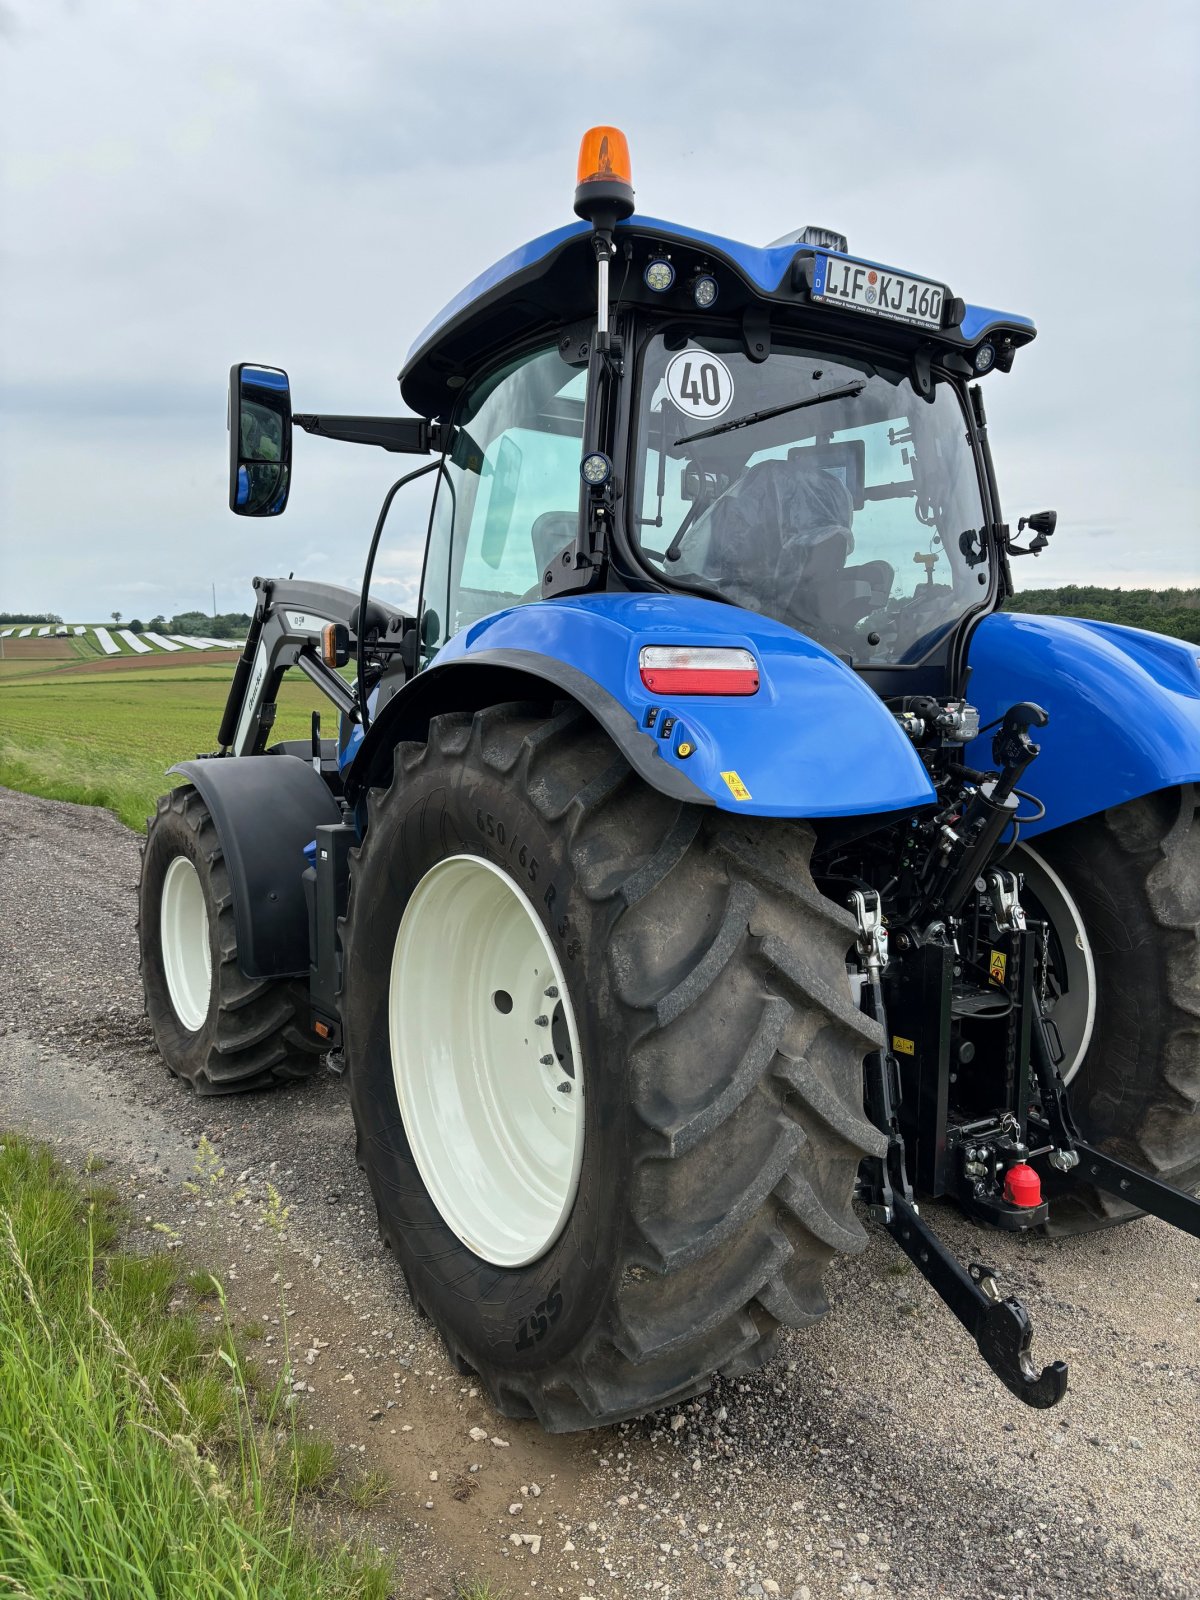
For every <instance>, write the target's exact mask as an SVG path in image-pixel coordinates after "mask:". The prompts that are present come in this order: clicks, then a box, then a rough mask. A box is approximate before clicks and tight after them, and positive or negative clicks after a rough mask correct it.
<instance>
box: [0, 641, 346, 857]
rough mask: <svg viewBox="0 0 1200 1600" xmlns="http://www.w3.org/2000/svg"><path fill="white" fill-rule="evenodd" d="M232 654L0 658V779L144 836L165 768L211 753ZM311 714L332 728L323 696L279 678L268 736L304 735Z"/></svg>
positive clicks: (166, 782)
mask: <svg viewBox="0 0 1200 1600" xmlns="http://www.w3.org/2000/svg"><path fill="white" fill-rule="evenodd" d="M65 642H66V641H62V640H58V641H50V640H46V641H44V643H45V644H47V645H51V644H53V645H56V646H61V645H62V644H64V643H65ZM71 643H72V644H79V643H82V641H81V640H74V639H72V641H71ZM236 659H237V652H236V651H234V650H228V651H224V650H223V651H215V650H214V651H210V652H207V653H206V654H204V655H200V654H196V653H193V652H191V651H188V652H187V653H186V654H185V653H184V652H182V651H181V652H179V654H176V655H166V654H155V655H146V656H124V657H120V658H117V657H110V658H105V657H103V656H100V655H99V654H98V653H96V652H94V651H92V650H81V651H79V652H72V654H71V655H69V656H67V657H66V658H62V657H59V656H57V655H50V654H49V652H47V653H46V654H43V655H42V656H41V657H40V658H34V657H21V658H18V659H15V660H14V659H8V658H7V657H6V658H5V659H3V660H0V784H2V785H4V786H5V787H7V788H10V789H21V790H24V791H25V792H26V793H27V794H37V795H44V796H46V797H47V798H48V799H51V800H76V801H79V802H81V803H83V804H85V805H96V806H103V807H104V808H105V809H106V810H108V811H111V812H112V813H113V815H114V816H116V817H118V818H119V819H120V820H121V821H122V822H124V823H125V824H126V825H127V826H128V827H131V828H136V829H137V830H138V832H144V831H145V826H146V818H147V817H148V816H149V815H150V814H151V813H152V812H153V810H154V802H155V799H156V798H157V796H158V795H160V794H162V793H163V791H164V790H166V789H168V788H169V787H170V784H171V780H170V779H168V778H167V777H166V771H167V768H168V767H170V766H171V765H172V764H173V763H174V762H176V761H183V760H187V759H188V758H189V757H191V756H194V755H196V754H197V753H198V752H199V751H202V750H211V749H213V747H214V745H215V743H216V733H217V727H218V725H219V724H220V721H221V712H222V710H223V708H224V705H225V698H226V695H227V694H228V691H229V680H230V678H231V677H232V675H233V666H234V662H235V661H236ZM316 710H320V711H322V712H323V714H324V715H325V718H326V732H327V733H329V732H332V718H333V715H334V713H333V710H332V707H331V706H330V705H329V702H328V701H327V700H325V699H324V698H323V697H322V696H321V695H320V694H319V693H318V691H317V690H316V689H315V688H314V687H313V686H312V685H311V684H310V683H309V682H308V681H307V679H304V678H301V677H299V675H298V674H294V675H292V676H291V677H288V678H285V679H284V684H283V689H282V692H281V694H280V697H279V714H278V716H277V718H276V722H275V728H274V731H273V733H272V739H273V740H275V739H299V738H307V736H308V733H309V729H310V719H311V713H312V712H313V711H316Z"/></svg>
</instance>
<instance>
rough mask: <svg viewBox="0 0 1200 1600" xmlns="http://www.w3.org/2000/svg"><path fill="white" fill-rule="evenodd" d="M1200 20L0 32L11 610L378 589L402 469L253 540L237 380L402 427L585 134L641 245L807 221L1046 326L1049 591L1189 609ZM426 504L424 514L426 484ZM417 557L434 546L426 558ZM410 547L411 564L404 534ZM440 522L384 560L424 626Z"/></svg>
mask: <svg viewBox="0 0 1200 1600" xmlns="http://www.w3.org/2000/svg"><path fill="white" fill-rule="evenodd" d="M1198 19H1200V7H1197V5H1196V4H1195V3H1194V0H1189V3H1186V4H1182V3H1181V4H1169V3H1164V0H1148V3H1146V4H1143V5H1141V6H1138V7H1124V6H1116V5H1110V4H1097V3H1096V0H1087V3H1078V0H1070V3H1067V0H1056V3H1054V4H1047V3H1046V0H1036V3H1032V4H1030V3H1013V4H1008V3H1003V0H994V3H992V4H990V5H986V6H970V5H964V4H962V3H961V0H952V3H943V0H938V3H932V0H926V3H917V4H906V3H904V0H858V3H856V4H854V5H836V4H829V3H822V4H813V3H807V0H804V3H799V0H791V3H787V4H785V3H782V0H775V3H773V4H769V5H765V4H757V3H754V0H738V3H737V4H735V5H731V4H729V0H679V3H676V0H664V3H660V4H658V5H648V4H646V3H644V0H640V3H638V4H630V3H629V0H606V3H605V4H603V5H592V4H571V5H566V4H563V3H562V0H556V3H553V4H549V3H523V0H508V3H507V4H501V5H498V4H495V3H494V0H493V3H483V0H456V3H455V4H453V5H443V4H439V3H436V0H390V3H389V0H203V3H196V0H73V3H71V0H0V610H15V609H17V608H25V609H32V610H38V611H40V610H44V609H49V610H54V611H58V612H60V613H62V614H63V615H64V616H66V617H67V618H68V619H75V618H79V619H90V618H98V617H102V616H106V615H107V614H108V613H109V612H110V611H112V610H113V609H119V610H121V611H123V612H124V613H125V615H126V616H131V615H134V614H136V615H140V616H142V617H143V618H148V617H149V616H151V615H152V614H153V613H155V612H157V611H162V612H165V613H166V614H168V615H170V614H171V613H173V612H174V611H176V610H181V609H191V608H205V609H207V608H208V607H209V605H210V603H211V586H212V584H213V583H215V584H216V590H217V604H218V608H219V609H220V610H231V609H240V608H242V607H248V606H249V603H250V599H251V591H250V579H251V577H252V576H253V575H254V574H255V573H266V574H276V573H285V574H286V573H287V572H288V571H290V570H292V569H295V571H296V572H297V574H298V575H301V574H302V575H304V576H310V577H313V578H319V579H322V580H324V581H327V582H342V583H353V582H356V581H357V580H358V578H359V576H360V575H361V570H362V559H363V555H364V552H365V547H366V544H367V541H368V539H369V536H370V531H371V526H372V523H373V520H374V516H375V512H376V509H377V507H378V503H379V499H380V497H381V495H382V493H383V490H384V489H385V487H386V486H387V484H388V483H389V482H390V481H391V479H392V477H394V476H395V465H396V458H395V457H388V456H385V455H384V454H383V453H382V452H378V451H370V450H364V449H361V448H356V447H354V446H350V445H338V444H334V443H330V442H329V441H326V440H319V439H311V438H309V437H307V436H304V435H300V436H299V437H298V439H297V445H296V455H295V464H294V474H293V490H292V498H291V504H290V506H289V508H288V511H287V513H286V515H285V516H283V517H281V518H278V519H275V520H271V521H266V520H258V521H249V520H242V519H239V518H236V517H234V516H232V515H231V514H230V512H229V511H228V509H227V504H226V497H227V482H226V472H227V468H226V454H225V452H226V434H225V389H226V381H227V372H228V368H229V365H230V363H231V362H233V361H236V360H241V359H249V360H256V361H267V362H271V363H275V364H278V365H281V366H285V367H287V368H288V370H289V372H290V373H291V377H292V392H293V401H294V403H295V405H296V407H297V409H299V410H329V411H339V410H342V411H357V412H380V413H386V412H388V411H396V410H399V409H400V406H399V393H398V390H397V388H396V384H395V375H396V372H397V370H398V368H399V366H400V363H401V360H402V359H403V356H404V353H405V352H406V350H407V348H408V345H409V343H410V342H411V339H412V337H413V336H414V335H415V333H416V332H417V331H418V330H419V329H420V328H421V327H423V326H424V324H425V323H426V322H427V321H428V320H429V318H430V317H431V316H432V315H433V313H434V312H435V311H436V310H437V309H438V308H439V306H441V305H442V304H443V303H444V302H445V301H446V300H448V299H449V298H450V297H451V296H452V295H453V294H454V293H455V292H456V291H457V290H458V289H459V288H460V287H461V286H462V285H463V284H464V283H466V282H467V281H468V280H469V279H470V278H472V277H474V275H475V274H476V273H477V272H479V271H480V270H482V269H483V268H484V267H486V266H488V265H489V264H490V263H491V261H493V260H494V259H495V258H496V257H498V256H499V255H502V254H503V253H505V252H506V251H507V250H508V249H510V248H511V247H512V246H514V245H516V244H518V243H520V242H521V241H522V240H524V239H526V238H528V237H530V236H532V235H534V234H537V233H540V232H543V231H545V230H546V229H548V228H551V227H555V226H557V225H558V224H560V223H562V222H564V221H570V220H571V217H572V211H571V200H572V194H573V189H574V177H575V157H576V152H577V149H578V141H579V137H580V134H581V133H582V131H583V130H584V128H586V127H587V126H588V125H589V124H591V123H596V122H615V123H616V124H617V125H618V126H620V127H622V128H624V130H625V131H626V133H627V134H628V136H629V141H630V145H631V148H632V154H633V167H634V182H635V185H636V188H637V194H638V204H639V208H640V209H641V210H643V211H645V212H646V213H648V214H650V215H652V216H662V217H670V218H674V219H676V220H678V221H680V222H684V223H688V224H691V225H694V226H699V227H702V228H705V229H710V230H712V231H714V232H717V233H723V234H727V235H730V236H732V237H735V238H742V239H747V240H751V241H754V242H758V243H765V242H767V241H768V240H770V239H773V238H776V237H777V236H778V235H780V234H781V233H783V232H784V231H785V230H787V229H789V228H792V227H796V226H799V225H800V224H802V223H805V222H810V221H812V222H819V223H822V224H824V225H826V226H831V227H835V228H839V229H841V230H842V231H843V232H845V233H846V234H847V235H848V237H849V240H850V247H851V250H852V251H854V252H857V253H861V254H863V255H866V256H869V257H872V258H875V259H877V260H883V261H888V262H891V263H893V264H895V265H898V266H901V267H905V266H907V267H909V268H911V269H913V270H916V271H918V272H922V273H925V274H926V275H929V276H932V277H939V278H943V279H945V280H946V281H947V282H948V283H949V284H950V285H951V287H952V289H953V292H955V293H956V294H960V295H962V296H964V297H965V298H966V299H968V300H973V301H976V302H978V303H980V304H983V305H988V306H996V307H1002V308H1004V309H1006V310H1012V311H1018V312H1023V313H1026V314H1028V315H1030V316H1032V317H1033V318H1034V319H1035V321H1036V322H1037V324H1038V328H1039V335H1038V339H1037V341H1036V343H1035V344H1034V345H1033V346H1032V347H1030V348H1029V349H1028V350H1026V351H1023V352H1022V353H1021V354H1020V355H1019V356H1018V359H1017V363H1016V366H1015V368H1014V370H1013V372H1012V374H1011V375H1010V376H1008V377H1005V376H1003V375H1001V374H995V375H994V376H993V377H991V378H989V379H988V380H987V383H986V395H987V401H988V409H989V414H990V419H991V424H992V427H991V434H992V447H993V452H994V455H995V459H996V466H997V471H998V474H999V477H1000V486H1001V492H1002V494H1003V497H1004V502H1005V508H1006V512H1007V515H1008V516H1009V518H1010V520H1012V521H1014V522H1015V520H1016V517H1017V516H1018V515H1019V514H1020V513H1021V512H1023V511H1031V510H1038V509H1041V508H1042V507H1044V506H1054V507H1057V509H1058V512H1059V522H1058V533H1057V535H1056V537H1055V539H1054V541H1053V544H1052V546H1051V548H1050V550H1049V551H1048V552H1047V553H1046V554H1045V555H1043V556H1042V557H1041V558H1040V560H1039V562H1038V564H1037V566H1036V567H1034V563H1033V562H1032V561H1030V562H1027V563H1025V566H1026V567H1028V568H1031V569H1033V570H1031V571H1024V570H1023V571H1021V572H1020V573H1019V575H1018V576H1019V580H1020V581H1022V582H1023V583H1024V584H1026V585H1034V584H1036V585H1039V586H1041V585H1048V584H1055V583H1063V582H1071V581H1076V582H1085V583H1090V582H1097V583H1113V584H1116V583H1122V584H1125V585H1127V586H1129V585H1137V584H1153V585H1155V586H1162V585H1167V584H1196V583H1198V582H1200V546H1198V541H1197V532H1198V522H1200V514H1198V509H1197V507H1198V503H1200V502H1198V497H1197V486H1196V474H1197V465H1198V461H1200V451H1198V450H1197V440H1198V435H1200V406H1198V404H1197V393H1198V391H1200V381H1198V374H1197V357H1198V355H1200V341H1198V338H1197V292H1198V288H1200V283H1198V274H1197V256H1198V255H1200V238H1198V226H1197V223H1198V217H1200V207H1198V205H1197V200H1198V198H1200V195H1198V192H1197V190H1198V185H1197V167H1198V160H1200V115H1198V111H1197V104H1198V101H1197V88H1198V84H1197V75H1198V72H1197V64H1198V61H1200V25H1198ZM407 492H408V494H409V495H410V496H424V495H426V494H427V493H428V485H427V484H423V485H418V486H414V488H413V489H412V490H409V491H407ZM418 529H419V530H420V531H419V532H418V531H417V530H418ZM406 530H412V531H411V532H406ZM422 537H423V522H422V520H421V514H420V507H419V505H418V501H417V499H415V498H414V499H413V500H412V501H411V503H410V504H407V505H406V507H405V511H404V514H403V517H402V519H401V520H400V522H398V524H397V530H396V537H394V538H393V539H392V540H391V547H390V549H389V550H388V552H387V555H386V559H385V562H384V568H383V572H382V577H383V579H384V581H385V582H388V583H389V584H390V585H391V588H390V590H389V591H388V595H389V597H390V598H400V597H402V596H403V597H407V596H408V595H409V594H411V590H412V588H413V586H414V584H415V578H416V576H417V571H418V561H419V544H420V540H421V538H422Z"/></svg>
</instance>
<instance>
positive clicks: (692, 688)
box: [638, 644, 758, 695]
mask: <svg viewBox="0 0 1200 1600" xmlns="http://www.w3.org/2000/svg"><path fill="white" fill-rule="evenodd" d="M638 670H639V672H640V673H641V678H642V683H643V684H644V685H645V687H646V688H647V689H649V690H650V692H651V693H652V694H661V695H672V694H721V695H746V694H757V693H758V662H757V661H756V660H755V659H754V657H753V655H752V654H751V653H750V651H749V650H734V649H730V648H728V647H727V646H724V645H699V646H697V645H687V646H681V645H663V644H648V645H644V646H643V648H642V650H641V652H640V653H639V655H638Z"/></svg>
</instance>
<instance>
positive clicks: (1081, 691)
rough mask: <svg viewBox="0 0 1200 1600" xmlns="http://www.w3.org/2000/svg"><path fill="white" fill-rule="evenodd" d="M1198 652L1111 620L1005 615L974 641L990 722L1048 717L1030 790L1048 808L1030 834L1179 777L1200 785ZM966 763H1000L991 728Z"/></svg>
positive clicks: (1027, 829)
mask: <svg viewBox="0 0 1200 1600" xmlns="http://www.w3.org/2000/svg"><path fill="white" fill-rule="evenodd" d="M1198 662H1200V647H1198V646H1196V645H1191V644H1185V643H1184V642H1183V641H1182V640H1180V639H1169V638H1167V637H1166V636H1165V635H1164V634H1161V633H1143V632H1141V631H1140V630H1139V629H1137V628H1122V627H1119V626H1118V625H1117V624H1115V623H1110V622H1086V621H1083V620H1081V619H1079V618H1074V617H1040V616H1032V615H1028V614H1025V613H1014V612H997V613H995V614H994V615H992V616H989V617H985V618H984V619H983V621H982V622H981V623H980V624H979V626H978V627H977V628H976V630H975V632H974V634H973V635H972V637H971V647H970V663H971V667H972V669H973V671H972V674H971V687H970V691H969V695H970V699H971V701H972V703H973V704H974V705H977V706H978V707H979V711H980V721H981V722H985V723H986V722H990V721H992V719H993V718H995V717H999V716H1002V715H1003V714H1004V712H1005V711H1006V710H1007V709H1008V707H1009V706H1011V705H1012V704H1013V703H1014V702H1015V701H1018V700H1034V701H1036V702H1037V703H1038V704H1039V705H1041V706H1044V707H1045V709H1046V710H1047V711H1048V712H1049V713H1050V723H1049V726H1048V727H1046V728H1044V729H1042V730H1041V731H1037V730H1035V735H1036V738H1037V742H1038V743H1039V744H1040V745H1041V747H1042V753H1041V755H1040V756H1039V757H1038V758H1037V760H1036V761H1035V762H1034V764H1033V766H1032V767H1030V769H1029V771H1028V773H1027V774H1026V777H1025V782H1024V785H1023V786H1024V787H1025V788H1026V789H1028V790H1029V791H1030V793H1031V794H1035V795H1036V796H1037V798H1038V799H1039V800H1040V801H1041V802H1042V804H1043V805H1044V806H1045V807H1046V815H1045V817H1043V818H1042V819H1041V820H1040V821H1038V822H1035V823H1022V825H1021V832H1022V836H1024V837H1032V836H1033V835H1035V834H1038V833H1044V832H1046V830H1047V829H1049V828H1059V827H1062V826H1063V824H1064V823H1067V822H1077V821H1078V820H1079V819H1080V818H1081V817H1087V816H1091V815H1092V814H1093V813H1095V812H1097V811H1104V810H1106V809H1107V808H1108V807H1109V806H1116V805H1120V804H1122V803H1123V802H1124V801H1126V800H1136V799H1138V798H1139V797H1140V796H1141V795H1145V794H1152V793H1153V792H1154V790H1156V789H1163V788H1166V787H1168V786H1169V785H1172V784H1178V783H1195V782H1198V781H1200V664H1198ZM966 759H967V761H968V762H969V763H970V764H971V765H973V766H975V767H990V766H991V765H992V758H991V735H990V734H984V735H983V736H982V737H981V738H979V739H978V740H977V741H976V742H975V743H974V744H973V745H971V746H969V747H968V750H967V756H966Z"/></svg>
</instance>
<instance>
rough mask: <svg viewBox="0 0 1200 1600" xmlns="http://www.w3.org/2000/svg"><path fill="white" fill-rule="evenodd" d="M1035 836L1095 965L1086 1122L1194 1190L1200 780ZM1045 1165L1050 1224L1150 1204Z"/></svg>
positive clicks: (1078, 1077) (1068, 1228) (1073, 1093)
mask: <svg viewBox="0 0 1200 1600" xmlns="http://www.w3.org/2000/svg"><path fill="white" fill-rule="evenodd" d="M1033 848H1034V850H1035V852H1036V854H1037V856H1038V857H1041V858H1042V859H1043V860H1044V861H1045V862H1046V863H1047V864H1048V865H1049V866H1050V868H1051V869H1052V871H1053V873H1054V875H1055V876H1056V877H1057V878H1058V879H1059V880H1060V882H1061V884H1062V885H1063V886H1064V887H1065V888H1066V890H1067V891H1068V893H1069V896H1070V899H1071V901H1072V902H1073V903H1074V906H1075V907H1077V908H1078V913H1079V915H1080V917H1081V918H1082V924H1083V927H1082V930H1081V931H1082V934H1083V937H1084V938H1085V940H1086V943H1087V945H1088V947H1089V950H1090V957H1091V963H1092V965H1093V967H1094V977H1095V994H1094V1004H1093V1007H1092V1010H1093V1012H1094V1016H1093V1020H1092V1022H1091V1025H1090V1028H1089V1042H1088V1044H1087V1047H1086V1051H1085V1053H1084V1054H1083V1055H1082V1059H1081V1060H1080V1062H1079V1065H1078V1068H1077V1070H1076V1071H1075V1073H1074V1076H1073V1077H1072V1078H1071V1079H1070V1086H1069V1090H1068V1093H1069V1095H1070V1099H1071V1107H1072V1110H1073V1112H1074V1114H1075V1120H1076V1122H1077V1123H1078V1125H1079V1131H1080V1133H1081V1134H1082V1136H1083V1137H1084V1138H1085V1139H1086V1140H1088V1141H1089V1143H1092V1144H1095V1145H1096V1146H1097V1147H1098V1148H1100V1149H1103V1150H1106V1151H1108V1152H1109V1153H1110V1154H1111V1155H1114V1156H1116V1157H1118V1158H1119V1159H1120V1160H1123V1161H1128V1162H1129V1163H1130V1165H1132V1166H1136V1167H1139V1168H1141V1169H1142V1170H1143V1171H1145V1172H1148V1173H1150V1174H1152V1176H1154V1177H1157V1178H1162V1179H1163V1180H1164V1181H1165V1182H1167V1183H1172V1184H1174V1185H1176V1187H1177V1188H1181V1189H1186V1190H1189V1191H1194V1190H1196V1189H1197V1187H1200V818H1198V816H1197V792H1196V789H1195V787H1194V786H1193V785H1190V784H1187V785H1184V786H1183V787H1181V788H1173V789H1163V790H1160V791H1159V792H1158V793H1156V794H1151V795H1146V796H1144V797H1143V798H1141V799H1138V800H1131V801H1129V802H1128V803H1127V804H1125V805H1120V806H1114V807H1113V808H1112V809H1111V810H1109V811H1104V812H1101V813H1100V814H1099V815H1097V816H1093V817H1086V818H1084V820H1083V821H1081V822H1073V823H1070V824H1068V826H1066V827H1064V828H1058V829H1055V830H1054V831H1053V832H1052V833H1046V834H1042V835H1041V836H1040V837H1039V838H1038V839H1037V841H1036V843H1035V845H1034V847H1033ZM1017 864H1018V865H1020V862H1019V861H1018V862H1017ZM1038 882H1039V878H1038V874H1037V867H1036V862H1035V863H1034V865H1033V870H1032V871H1031V874H1030V879H1029V884H1030V887H1031V889H1032V890H1033V895H1032V897H1029V896H1027V906H1028V910H1029V912H1030V914H1031V915H1037V914H1039V906H1038V904H1037V900H1036V895H1037V887H1038ZM1062 942H1063V943H1064V944H1065V943H1066V942H1067V939H1066V938H1065V937H1064V939H1063V941H1062ZM1083 1009H1084V1008H1082V1007H1079V1008H1077V1011H1078V1013H1079V1014H1082V1011H1083ZM1076 1032H1077V1026H1075V1025H1072V1026H1070V1027H1068V1028H1066V1029H1064V1044H1065V1045H1066V1046H1067V1054H1068V1056H1073V1054H1074V1050H1073V1047H1072V1046H1073V1041H1074V1038H1075V1034H1076ZM1046 1176H1047V1191H1048V1194H1049V1196H1050V1199H1051V1207H1050V1225H1049V1231H1050V1232H1052V1233H1056V1234H1062V1235H1069V1234H1073V1233H1086V1232H1089V1231H1091V1230H1092V1229H1095V1228H1101V1227H1106V1226H1109V1225H1111V1224H1112V1223H1116V1222H1126V1221H1129V1220H1131V1219H1132V1218H1134V1217H1137V1216H1140V1215H1141V1213H1140V1212H1139V1211H1137V1210H1136V1209H1135V1208H1134V1207H1133V1206H1131V1205H1130V1204H1129V1203H1128V1202H1127V1201H1123V1200H1119V1199H1117V1198H1115V1197H1114V1196H1112V1195H1109V1194H1107V1193H1105V1192H1104V1191H1102V1190H1098V1189H1095V1188H1093V1187H1092V1186H1091V1185H1086V1184H1078V1185H1076V1184H1070V1185H1069V1186H1066V1185H1064V1184H1063V1183H1062V1182H1061V1180H1059V1179H1058V1178H1057V1177H1056V1175H1055V1174H1054V1173H1053V1172H1051V1171H1049V1170H1048V1169H1047V1174H1046Z"/></svg>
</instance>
